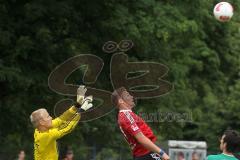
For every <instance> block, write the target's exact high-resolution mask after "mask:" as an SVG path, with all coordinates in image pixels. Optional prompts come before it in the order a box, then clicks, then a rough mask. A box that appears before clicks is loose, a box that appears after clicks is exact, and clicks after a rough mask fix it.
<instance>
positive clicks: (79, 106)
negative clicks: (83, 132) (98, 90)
mask: <svg viewBox="0 0 240 160" xmlns="http://www.w3.org/2000/svg"><path fill="white" fill-rule="evenodd" d="M86 91H87V89H86V88H85V86H83V85H81V86H79V88H78V89H77V100H76V103H75V104H74V105H73V106H72V107H70V109H68V110H67V111H65V112H64V113H63V114H62V115H61V116H59V117H57V118H55V119H54V120H53V121H52V125H53V127H54V128H57V127H59V126H60V125H62V124H65V123H66V122H68V121H69V120H71V118H72V117H73V116H74V115H75V114H76V113H77V112H82V111H85V110H87V109H89V108H91V107H92V103H91V102H92V96H88V97H86V98H85V93H86Z"/></svg>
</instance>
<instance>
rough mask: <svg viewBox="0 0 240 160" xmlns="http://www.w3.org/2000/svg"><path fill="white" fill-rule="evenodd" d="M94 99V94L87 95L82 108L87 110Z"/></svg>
mask: <svg viewBox="0 0 240 160" xmlns="http://www.w3.org/2000/svg"><path fill="white" fill-rule="evenodd" d="M92 101H93V96H87V97H86V98H84V99H83V104H82V106H81V109H82V110H84V111H86V110H88V109H89V108H91V107H92V106H93V105H92Z"/></svg>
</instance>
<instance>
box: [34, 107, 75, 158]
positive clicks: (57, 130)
mask: <svg viewBox="0 0 240 160" xmlns="http://www.w3.org/2000/svg"><path fill="white" fill-rule="evenodd" d="M76 112H77V109H76V108H75V107H71V108H70V109H68V110H67V111H65V112H64V113H63V114H62V115H61V116H60V117H57V118H55V119H54V120H52V124H53V128H51V129H49V130H48V131H45V132H40V131H38V129H35V132H34V159H35V160H58V150H57V142H56V140H57V139H59V138H61V137H62V136H64V135H66V134H68V133H70V132H71V131H72V130H73V129H74V128H75V126H76V125H77V123H78V121H79V119H80V115H79V114H76V116H75V117H74V118H73V116H74V115H75V113H76ZM71 118H73V119H72V120H71V121H68V120H69V119H71Z"/></svg>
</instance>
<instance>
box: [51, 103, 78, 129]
mask: <svg viewBox="0 0 240 160" xmlns="http://www.w3.org/2000/svg"><path fill="white" fill-rule="evenodd" d="M76 112H77V107H75V106H72V107H70V108H69V109H68V110H67V111H65V112H64V113H63V114H61V115H60V116H59V117H57V118H55V119H53V120H52V125H53V127H54V128H57V127H59V126H60V125H62V124H64V123H66V122H67V121H68V120H69V119H70V117H72V116H73V115H74V114H76Z"/></svg>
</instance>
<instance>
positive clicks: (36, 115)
mask: <svg viewBox="0 0 240 160" xmlns="http://www.w3.org/2000/svg"><path fill="white" fill-rule="evenodd" d="M30 120H31V122H32V124H33V126H34V127H35V128H39V127H41V126H43V127H45V128H47V129H50V128H51V127H52V117H51V116H50V115H49V114H48V112H47V110H46V109H45V108H41V109H38V110H36V111H34V112H32V114H31V115H30Z"/></svg>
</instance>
